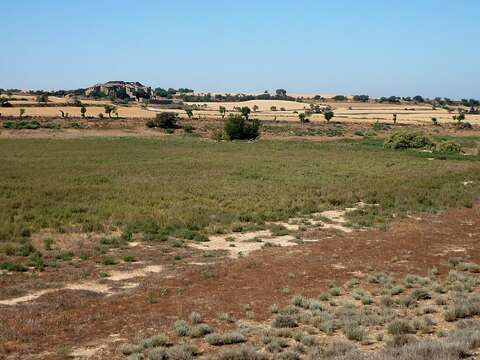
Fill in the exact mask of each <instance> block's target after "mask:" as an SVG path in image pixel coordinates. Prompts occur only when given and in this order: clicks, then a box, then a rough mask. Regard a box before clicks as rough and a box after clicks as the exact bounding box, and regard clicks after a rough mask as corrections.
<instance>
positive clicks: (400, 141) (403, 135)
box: [383, 131, 434, 149]
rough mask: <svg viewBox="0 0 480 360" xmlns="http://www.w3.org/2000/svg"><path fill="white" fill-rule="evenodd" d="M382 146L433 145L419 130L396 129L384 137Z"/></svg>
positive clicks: (408, 146) (424, 146) (387, 147)
mask: <svg viewBox="0 0 480 360" xmlns="http://www.w3.org/2000/svg"><path fill="white" fill-rule="evenodd" d="M383 146H384V147H385V148H386V149H424V148H428V149H429V148H432V147H433V146H434V143H433V141H432V140H431V139H430V138H429V137H428V136H427V135H425V134H423V133H421V132H415V131H398V132H394V133H392V134H390V135H389V136H388V137H387V138H386V139H385V141H384V143H383Z"/></svg>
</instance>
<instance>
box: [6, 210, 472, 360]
mask: <svg viewBox="0 0 480 360" xmlns="http://www.w3.org/2000/svg"><path fill="white" fill-rule="evenodd" d="M479 215H480V208H479V207H478V206H477V207H476V208H474V209H456V210H450V211H448V212H447V213H445V214H442V215H435V216H434V215H432V216H428V217H425V218H423V219H414V218H408V219H404V220H400V221H397V222H395V223H394V224H392V225H391V226H390V228H389V229H388V230H387V231H385V232H381V231H376V230H370V231H363V232H354V233H351V234H341V235H340V234H337V235H335V236H333V237H332V236H331V234H329V236H327V235H328V234H322V233H317V234H311V235H312V236H315V237H317V238H318V237H322V236H323V237H324V239H323V240H321V241H319V242H317V243H312V244H308V245H302V246H298V247H292V248H269V249H264V250H261V251H258V252H255V253H253V254H252V255H251V256H249V257H245V258H240V259H235V260H233V259H227V258H224V259H218V260H217V263H216V264H214V265H208V266H200V265H194V264H190V265H186V266H178V268H171V269H170V271H168V272H165V273H159V274H152V275H151V276H149V277H148V278H146V279H144V280H143V281H142V282H141V284H140V286H139V287H138V288H136V289H135V290H130V291H125V292H122V293H119V294H118V295H114V296H108V297H106V296H104V295H102V294H95V293H91V292H86V291H71V290H64V291H60V292H55V293H49V294H46V295H44V296H42V297H40V298H39V299H37V300H35V301H33V302H30V303H23V304H19V305H15V306H3V307H2V306H0V323H2V324H3V325H4V326H3V327H2V328H1V330H0V339H1V341H0V344H1V345H0V355H1V356H6V358H12V359H20V358H22V359H25V358H30V356H27V355H32V356H33V358H55V352H50V353H45V352H44V351H47V350H50V351H52V349H57V348H58V347H59V346H61V345H68V346H71V347H73V348H75V347H84V346H98V345H105V344H106V347H105V348H103V349H101V350H99V351H97V352H96V353H95V355H93V356H94V358H95V356H96V357H98V358H105V357H106V356H107V354H109V355H108V358H115V356H117V357H118V356H119V354H118V353H116V352H115V348H116V346H117V345H115V344H116V341H120V342H121V341H122V339H124V340H126V339H132V338H134V337H135V336H136V335H138V334H139V333H144V332H149V331H154V332H155V331H165V332H168V333H170V334H171V333H172V332H171V327H172V324H173V322H174V321H175V320H176V319H178V318H182V317H187V316H188V314H189V313H190V312H191V311H198V312H200V313H201V314H202V315H203V316H204V318H205V319H208V320H209V322H210V323H212V324H215V327H217V328H222V326H223V327H224V326H225V325H221V324H220V323H219V322H218V320H216V319H217V317H218V314H219V313H221V312H231V313H232V314H233V315H234V316H235V317H236V318H242V317H243V318H244V317H245V311H246V309H247V308H248V309H249V311H253V314H254V320H257V321H263V320H265V319H267V318H268V317H269V316H270V314H269V311H268V307H269V306H270V305H271V304H273V303H277V304H279V305H280V304H284V303H286V302H287V301H288V299H289V298H290V297H291V296H292V294H296V293H302V294H305V295H309V296H316V295H318V294H319V293H320V292H321V291H322V290H324V289H325V288H327V287H328V285H329V284H331V283H336V284H338V285H342V284H343V283H344V282H345V281H346V280H348V279H350V278H351V277H352V276H353V275H355V276H358V277H362V276H364V275H365V276H366V275H367V274H368V273H370V272H372V271H389V272H392V273H393V274H394V275H395V276H402V275H405V274H406V273H418V274H425V273H426V272H427V271H428V269H431V268H432V267H437V268H438V269H439V270H440V274H441V275H445V274H446V273H447V272H448V270H447V268H446V267H445V263H446V261H447V260H448V258H449V257H452V256H462V257H465V258H468V259H469V260H471V261H475V262H479V261H480V246H479V240H480V216H479ZM152 251H154V250H153V249H150V252H152ZM153 259H155V257H153ZM5 276H8V279H5ZM5 276H4V279H3V281H2V282H1V285H0V286H1V288H2V291H4V290H6V289H8V287H9V286H11V285H12V284H13V283H17V282H21V281H25V279H26V277H25V275H23V274H21V275H5ZM41 276H43V277H45V278H44V279H43V280H44V281H45V280H48V279H46V278H47V277H53V278H54V277H55V273H52V272H48V273H44V274H42V275H41ZM5 280H7V281H5ZM50 280H51V279H50ZM286 288H288V289H289V291H288V293H287V291H286ZM246 304H248V306H247V305H246ZM7 354H8V355H7ZM36 354H37V355H38V354H40V356H35V355H36ZM110 356H113V357H110Z"/></svg>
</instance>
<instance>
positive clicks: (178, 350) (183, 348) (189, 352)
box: [168, 344, 198, 360]
mask: <svg viewBox="0 0 480 360" xmlns="http://www.w3.org/2000/svg"><path fill="white" fill-rule="evenodd" d="M197 354H198V349H197V347H196V346H194V345H191V344H179V345H176V346H173V347H171V348H170V349H168V359H171V360H191V359H193V358H194V357H195V356H196V355H197Z"/></svg>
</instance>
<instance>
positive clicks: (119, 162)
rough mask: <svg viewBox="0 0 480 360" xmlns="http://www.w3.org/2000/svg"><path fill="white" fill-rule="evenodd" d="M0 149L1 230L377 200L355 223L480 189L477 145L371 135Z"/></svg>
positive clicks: (264, 216) (200, 225)
mask: <svg viewBox="0 0 480 360" xmlns="http://www.w3.org/2000/svg"><path fill="white" fill-rule="evenodd" d="M0 154H1V155H2V161H1V162H0V174H1V176H0V241H2V242H10V241H18V240H20V239H22V238H23V239H28V237H29V235H30V234H32V233H34V232H36V231H38V230H40V229H42V228H51V229H54V230H56V231H60V232H68V231H73V230H75V231H108V230H109V229H112V228H115V227H120V228H124V227H125V226H127V225H131V226H133V228H142V226H148V224H152V223H153V224H155V225H156V226H157V227H160V228H162V227H168V226H170V227H174V228H176V229H187V230H193V231H198V232H201V233H205V234H208V233H214V232H220V231H227V230H231V229H232V228H237V229H238V228H239V227H240V228H241V227H242V226H243V227H244V228H245V227H249V226H250V227H251V226H252V225H253V226H255V225H261V224H262V223H263V222H264V221H267V220H280V219H287V218H289V217H293V216H296V215H299V214H310V213H313V212H316V211H319V210H323V209H327V208H333V207H340V208H344V207H347V206H352V205H354V204H355V203H357V202H358V201H363V202H365V203H378V204H380V206H378V207H372V208H368V209H367V210H365V211H359V212H356V213H353V214H352V221H353V222H354V223H356V224H359V225H371V224H382V223H384V222H385V221H386V220H387V219H388V218H389V217H390V216H391V215H392V214H394V213H395V214H405V213H407V212H432V211H438V210H442V209H445V208H448V207H464V206H472V205H473V203H474V201H476V199H478V197H479V194H480V186H479V185H480V157H479V156H468V157H467V156H463V155H454V156H447V157H441V156H438V155H432V154H428V153H419V152H413V151H403V152H402V151H393V150H384V149H383V148H382V147H381V143H379V142H376V141H365V142H363V143H362V142H353V141H336V142H328V143H310V142H289V141H257V142H253V143H248V142H228V143H227V142H223V143H215V142H212V141H210V140H205V139H198V138H189V137H185V138H181V137H169V138H164V139H139V138H82V139H68V140H57V139H55V140H53V139H52V140H46V139H15V140H13V139H12V140H8V139H2V140H0ZM431 158H436V159H434V160H431ZM465 181H473V183H469V185H467V186H465V185H464V184H463V183H464V182H465ZM145 224H147V225H145Z"/></svg>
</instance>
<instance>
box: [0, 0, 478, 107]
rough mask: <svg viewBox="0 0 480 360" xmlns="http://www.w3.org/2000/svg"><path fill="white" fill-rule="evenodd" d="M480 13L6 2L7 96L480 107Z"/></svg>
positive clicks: (469, 8) (471, 4)
mask: <svg viewBox="0 0 480 360" xmlns="http://www.w3.org/2000/svg"><path fill="white" fill-rule="evenodd" d="M479 13H480V3H479V2H477V1H473V0H464V1H458V2H453V1H447V0H439V1H434V0H425V1H422V2H421V3H419V2H416V1H413V0H407V1H403V2H401V3H396V4H395V5H391V4H387V3H385V2H384V1H380V0H370V1H365V2H362V3H359V2H357V1H353V0H345V1H343V2H341V3H333V2H331V1H328V2H327V1H313V0H300V1H297V2H291V1H262V2H257V1H252V0H247V1H242V2H232V1H207V2H201V3H200V2H197V1H194V0H186V1H183V2H182V3H178V2H156V1H153V0H144V1H139V2H136V3H135V4H134V5H132V3H131V2H127V1H123V0H122V1H113V0H104V1H101V2H98V1H93V0H84V1H82V2H81V3H76V2H63V1H58V0H46V1H42V2H38V1H33V0H25V1H22V2H18V1H13V0H5V1H3V2H2V12H1V13H0V21H1V23H2V25H3V28H4V41H3V49H2V50H3V54H4V56H2V57H1V58H0V88H20V89H45V90H54V89H74V88H84V87H88V86H91V85H93V84H95V83H99V82H106V81H109V80H125V81H139V82H142V83H144V84H146V85H148V86H152V87H164V88H168V87H174V88H178V87H188V88H193V89H194V90H195V91H205V92H208V91H210V92H263V91H264V90H265V89H269V90H272V89H276V88H284V89H286V90H287V91H288V92H290V93H338V94H368V95H370V96H373V97H380V96H390V95H398V96H414V95H422V96H425V97H436V96H445V97H450V98H455V99H460V98H480V81H479V80H480V70H479V67H478V63H477V62H478V59H479V58H480V49H479V47H478V46H477V44H478V35H479V34H480V24H479V22H478V21H477V18H478V14H479ZM19 24H21V25H19Z"/></svg>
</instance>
